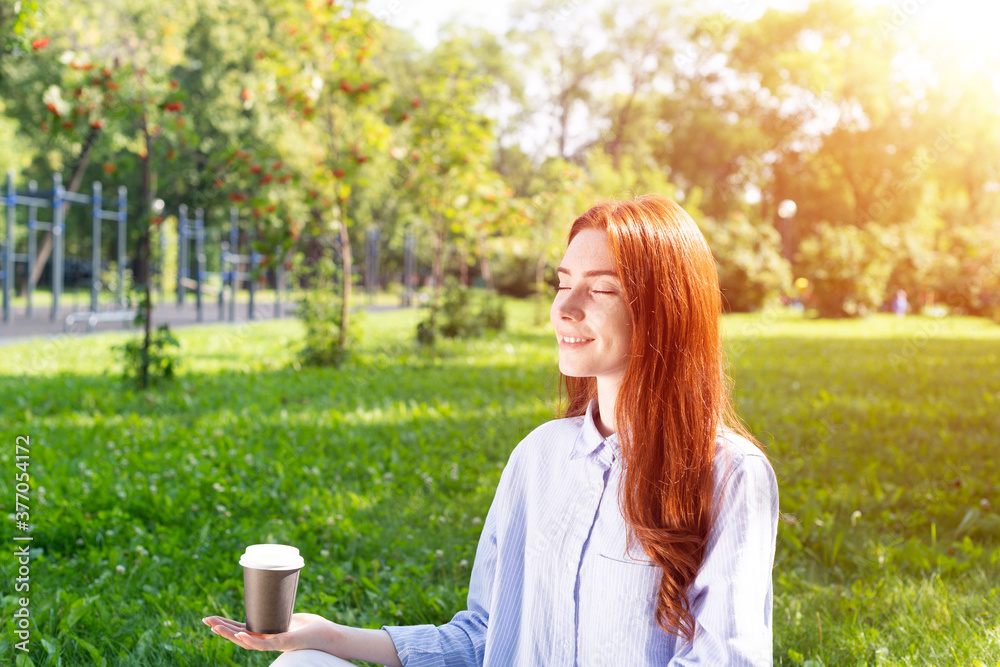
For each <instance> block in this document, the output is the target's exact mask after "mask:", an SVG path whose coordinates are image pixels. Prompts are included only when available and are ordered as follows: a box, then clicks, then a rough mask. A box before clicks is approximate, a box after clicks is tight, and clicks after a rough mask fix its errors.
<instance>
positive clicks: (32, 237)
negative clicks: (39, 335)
mask: <svg viewBox="0 0 1000 667" xmlns="http://www.w3.org/2000/svg"><path fill="white" fill-rule="evenodd" d="M36 192H38V181H29V182H28V193H29V194H31V195H34V194H35V193H36ZM33 198H34V197H29V199H33ZM48 228H49V229H51V228H52V227H51V225H48ZM38 229H39V224H38V207H36V206H34V205H32V204H28V270H27V278H28V280H27V282H28V284H27V288H28V307H27V310H26V315H27V316H28V317H29V318H30V317H31V315H32V311H33V310H34V309H33V307H32V304H31V297H32V296H33V295H34V293H35V286H34V285H32V284H31V275H32V274H33V273H34V272H35V262H37V261H38V231H37V230H38Z"/></svg>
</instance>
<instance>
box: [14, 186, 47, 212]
mask: <svg viewBox="0 0 1000 667" xmlns="http://www.w3.org/2000/svg"><path fill="white" fill-rule="evenodd" d="M37 195H38V193H37V192H31V191H30V190H29V194H27V195H15V196H14V197H13V198H11V197H10V196H8V197H5V203H7V202H10V201H13V202H14V204H13V205H14V206H37V207H38V208H49V207H50V206H52V202H51V201H49V200H48V199H43V198H42V197H39V196H37Z"/></svg>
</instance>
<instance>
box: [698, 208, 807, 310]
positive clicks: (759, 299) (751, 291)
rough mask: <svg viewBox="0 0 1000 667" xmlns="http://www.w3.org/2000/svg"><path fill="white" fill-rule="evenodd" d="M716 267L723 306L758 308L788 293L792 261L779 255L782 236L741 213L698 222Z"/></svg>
mask: <svg viewBox="0 0 1000 667" xmlns="http://www.w3.org/2000/svg"><path fill="white" fill-rule="evenodd" d="M699 227H701V230H702V233H704V234H705V238H706V239H707V241H708V245H709V247H710V248H711V249H712V254H713V255H714V256H715V265H716V267H717V268H718V271H719V287H720V289H721V290H722V305H723V308H725V309H726V310H729V311H735V312H747V311H752V310H759V309H760V308H762V307H763V306H764V305H766V304H767V302H768V301H771V300H774V299H775V298H776V297H778V296H780V295H783V294H788V292H789V290H790V288H791V283H792V270H791V265H790V264H789V263H788V260H786V259H785V258H784V257H782V256H781V236H780V235H779V234H778V232H777V231H776V230H775V229H774V227H771V226H770V225H762V224H756V225H755V224H754V223H752V222H750V220H749V219H748V218H747V216H746V215H744V214H742V213H737V214H734V215H733V216H732V217H730V219H729V220H726V221H725V222H720V221H717V220H715V219H714V218H708V217H706V218H702V219H701V221H700V222H699Z"/></svg>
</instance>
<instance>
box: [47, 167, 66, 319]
mask: <svg viewBox="0 0 1000 667" xmlns="http://www.w3.org/2000/svg"><path fill="white" fill-rule="evenodd" d="M65 194H66V189H65V188H64V187H63V184H62V174H52V248H53V250H52V311H51V313H49V319H50V320H52V321H53V322H55V320H56V314H57V313H58V312H59V295H60V294H62V288H63V232H65V231H66V222H65V220H66V212H65V211H64V210H63V201H64V195H65Z"/></svg>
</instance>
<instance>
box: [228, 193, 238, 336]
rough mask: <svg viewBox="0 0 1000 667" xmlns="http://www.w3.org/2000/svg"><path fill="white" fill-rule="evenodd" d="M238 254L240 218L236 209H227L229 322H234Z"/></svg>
mask: <svg viewBox="0 0 1000 667" xmlns="http://www.w3.org/2000/svg"><path fill="white" fill-rule="evenodd" d="M239 252H240V217H239V211H237V210H236V207H235V206H233V207H230V209H229V274H230V276H229V321H230V322H235V321H236V283H237V281H238V280H239V278H238V277H237V275H236V262H238V261H240V260H238V259H234V257H237V256H238V255H239Z"/></svg>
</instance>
